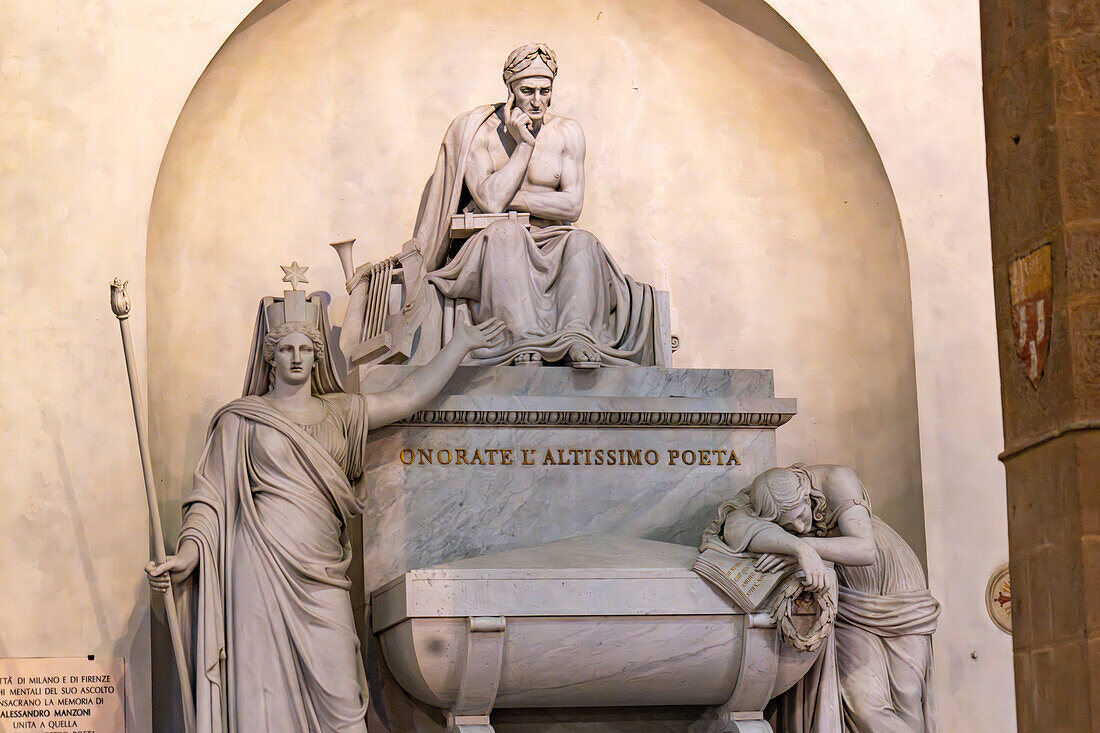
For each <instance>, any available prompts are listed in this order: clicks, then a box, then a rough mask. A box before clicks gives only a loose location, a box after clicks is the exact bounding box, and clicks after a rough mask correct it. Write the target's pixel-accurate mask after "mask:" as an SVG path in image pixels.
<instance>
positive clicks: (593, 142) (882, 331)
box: [147, 0, 924, 555]
mask: <svg viewBox="0 0 1100 733" xmlns="http://www.w3.org/2000/svg"><path fill="white" fill-rule="evenodd" d="M531 40H542V41H545V42H547V43H548V44H550V45H551V46H552V47H553V48H554V49H555V50H556V51H557V53H558V57H559V61H560V63H561V70H560V73H559V76H558V79H557V83H556V87H555V96H554V107H555V109H556V110H557V111H558V112H559V113H561V114H565V115H568V116H571V117H574V118H576V119H577V120H578V121H579V122H580V123H581V125H582V126H583V127H584V129H585V132H586V135H587V141H588V159H587V176H588V183H587V197H586V202H585V209H584V214H583V215H582V218H581V221H580V224H581V225H582V226H584V227H586V228H588V229H590V230H592V231H594V232H595V233H597V234H598V235H599V236H600V237H601V239H602V240H603V241H604V243H605V244H606V245H607V246H608V248H609V249H610V250H611V251H612V252H613V253H614V254H615V257H616V259H617V260H618V262H619V263H620V264H621V265H622V267H623V269H624V270H626V271H627V272H629V273H631V274H633V275H634V276H635V277H637V278H638V279H640V280H644V281H648V282H652V283H654V284H655V285H657V286H658V287H660V288H662V289H666V290H669V291H670V292H671V293H672V299H673V313H674V317H673V319H674V330H675V332H676V333H677V334H678V335H679V337H680V339H681V343H682V348H681V350H680V351H679V352H678V353H677V355H676V364H677V366H681V367H726V368H738V367H746V368H771V369H773V370H774V371H775V382H776V390H777V394H778V395H780V396H793V397H797V398H798V400H799V415H798V416H797V417H796V418H795V419H794V420H793V421H792V422H791V423H790V424H788V425H787V426H784V427H783V428H782V429H781V430H780V432H779V436H778V444H779V460H780V462H781V463H789V462H793V461H795V460H807V461H811V462H838V463H848V464H851V465H853V466H855V467H856V469H857V470H858V471H859V472H860V474H861V475H862V476H863V478H864V480H865V483H866V484H867V486H868V489H869V491H870V492H871V495H872V498H873V501H874V502H875V509H876V512H877V513H879V514H880V515H882V516H883V517H884V518H885V519H886V520H887V521H888V522H890V523H891V524H893V525H894V526H895V527H896V528H897V529H898V530H899V531H900V532H901V533H902V534H903V535H904V536H905V538H906V539H907V540H909V542H910V543H911V544H913V546H914V548H915V549H917V551H918V553H919V554H921V555H923V547H924V529H923V527H924V522H923V508H922V498H921V479H920V460H919V458H920V455H919V445H918V434H917V409H916V390H915V379H914V359H913V329H912V317H911V307H910V295H909V274H908V264H907V259H906V251H905V242H904V238H903V235H902V231H901V225H900V221H899V217H898V212H897V206H896V203H895V201H894V197H893V193H892V191H891V188H890V185H889V181H888V180H887V177H886V174H885V172H884V170H883V167H882V163H881V161H880V159H879V156H878V153H877V151H876V149H875V146H874V144H873V143H872V141H871V139H870V138H869V136H868V134H867V132H866V129H865V128H864V126H863V124H862V122H861V120H860V119H859V116H858V114H857V113H856V112H855V110H854V109H853V108H852V105H851V104H850V102H849V101H848V98H847V97H846V95H845V94H844V91H843V90H842V89H841V88H840V86H839V85H838V83H837V82H836V80H835V79H834V78H833V76H832V75H831V74H830V73H829V71H828V69H827V68H826V67H825V66H824V64H823V63H821V61H820V60H819V59H818V58H817V56H816V55H815V54H814V53H813V51H812V49H810V48H809V46H808V45H806V43H805V42H804V41H803V40H802V39H801V38H800V37H799V36H798V34H797V33H796V32H795V31H794V30H793V29H791V28H790V26H789V25H787V24H786V23H785V22H784V21H783V20H782V19H781V18H780V17H779V16H778V15H777V14H775V13H774V11H772V10H771V8H770V7H769V6H768V5H767V4H766V3H764V2H763V1H762V0H752V1H742V2H722V1H721V0H711V1H710V2H706V3H704V2H699V1H697V0H664V1H661V2H657V1H652V2H649V1H637V0H611V1H609V2H603V3H600V4H598V5H597V4H593V3H589V2H584V1H582V0H544V2H542V3H538V4H526V3H525V4H522V5H517V4H515V3H505V2H502V1H497V0H471V1H470V2H464V3H461V4H453V3H442V2H429V1H428V0H422V1H420V2H413V1H409V2H399V3H392V2H382V1H380V0H379V1H368V0H358V1H349V0H309V1H307V0H289V1H287V2H279V1H278V0H275V1H272V2H265V3H261V5H260V6H259V7H258V8H257V9H256V11H254V12H253V13H252V14H251V15H250V16H249V17H248V18H247V19H246V20H245V22H244V23H242V24H241V26H240V27H239V28H238V29H237V31H236V32H235V33H234V34H233V35H232V36H231V37H230V39H229V40H228V41H227V42H226V44H225V45H224V46H223V47H222V49H221V50H220V51H219V53H218V54H217V55H216V57H215V58H214V59H213V60H212V61H211V63H210V65H209V66H208V68H207V69H206V71H205V73H204V74H203V76H202V77H201V79H200V80H199V81H198V83H197V84H196V85H195V88H194V90H193V91H192V93H191V95H190V97H189V99H188V101H187V103H186V105H185V107H184V109H183V111H182V112H181V114H180V117H179V120H178V121H177V123H176V127H175V129H174V131H173V134H172V137H171V139H170V141H169V144H168V147H167V149H166V151H165V154H164V159H163V161H162V165H161V170H160V174H159V177H158V180H157V184H156V189H155V191H154V195H153V201H152V206H151V212H150V225H149V240H148V258H147V266H148V287H149V302H150V304H151V307H150V328H149V383H150V401H151V410H150V415H151V421H152V433H153V440H154V445H153V448H154V459H155V460H154V463H155V465H156V466H157V468H158V470H159V471H160V475H159V476H158V479H159V482H160V485H161V486H163V488H164V494H165V496H167V497H169V499H170V500H171V499H172V498H175V499H177V500H178V497H179V496H180V495H181V494H182V493H184V492H185V491H186V490H187V489H188V487H189V484H190V480H189V475H190V472H191V470H192V468H193V466H194V463H195V460H196V459H197V456H198V453H199V450H200V448H201V444H202V440H203V437H204V433H205V428H206V422H207V420H208V419H209V416H210V415H211V414H212V413H213V411H214V410H215V409H216V407H217V406H219V405H220V404H222V403H224V402H226V401H228V400H230V399H232V398H233V397H235V396H237V395H238V394H239V390H240V386H241V383H242V380H243V372H244V365H245V360H246V357H247V355H248V345H249V336H250V333H251V325H252V324H251V321H252V319H253V317H254V313H255V307H256V302H257V300H258V299H259V298H260V297H262V296H264V295H269V294H277V293H278V292H279V291H280V290H281V289H282V283H280V282H279V278H280V276H281V272H280V271H279V269H278V267H277V265H279V264H287V263H289V262H290V261H291V260H297V261H299V262H300V263H302V264H306V265H309V266H310V268H311V269H310V271H309V276H310V279H311V281H312V282H311V284H310V287H313V288H317V289H325V290H328V291H330V292H332V293H333V294H334V296H335V299H334V303H333V315H334V316H335V320H337V321H339V319H340V317H341V311H342V308H343V306H344V303H345V299H344V298H343V297H341V296H342V283H343V277H342V275H341V274H340V269H339V266H338V263H337V261H336V258H335V256H334V255H333V254H332V253H331V251H330V250H329V249H328V248H327V247H326V246H325V245H326V244H327V243H328V242H332V241H336V240H338V239H342V238H348V237H356V238H357V239H358V240H359V242H358V244H357V251H356V258H357V260H358V261H364V260H375V259H377V258H379V257H382V256H385V255H388V254H391V253H393V252H395V251H397V249H398V248H399V247H400V245H401V243H402V242H404V241H405V240H406V239H407V238H408V236H409V234H410V231H411V228H412V223H413V220H414V218H415V215H416V208H417V204H418V197H419V194H420V191H421V188H422V186H423V184H424V182H425V180H426V178H427V176H428V175H429V173H430V172H431V170H432V167H433V163H434V159H435V155H436V151H437V148H438V144H439V141H440V140H441V138H442V135H443V131H444V130H445V128H446V126H447V124H448V122H449V121H450V120H451V119H452V118H453V117H454V116H455V115H457V114H458V113H459V112H461V111H464V110H466V109H469V108H471V107H473V106H475V105H477V104H482V103H485V102H488V101H494V100H499V99H502V98H503V92H504V90H503V86H502V84H501V82H500V76H499V70H500V66H501V64H502V62H503V60H504V58H505V56H506V55H507V53H508V52H509V51H510V50H511V49H512V48H513V47H515V46H516V45H519V44H521V43H525V42H528V41H531ZM734 488H736V487H731V491H732V490H733V489H734ZM170 513H171V512H170Z"/></svg>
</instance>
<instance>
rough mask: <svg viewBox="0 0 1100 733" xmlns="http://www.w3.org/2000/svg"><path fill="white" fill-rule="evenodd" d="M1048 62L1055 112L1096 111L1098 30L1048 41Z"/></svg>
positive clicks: (1099, 96) (1099, 108) (1099, 103)
mask: <svg viewBox="0 0 1100 733" xmlns="http://www.w3.org/2000/svg"><path fill="white" fill-rule="evenodd" d="M1050 65H1051V68H1052V70H1053V72H1054V93H1055V106H1056V109H1057V110H1058V114H1059V116H1062V115H1098V114H1100V31H1097V32H1093V33H1086V34H1079V35H1074V36H1069V37H1067V38H1059V39H1056V40H1053V41H1051V43H1050Z"/></svg>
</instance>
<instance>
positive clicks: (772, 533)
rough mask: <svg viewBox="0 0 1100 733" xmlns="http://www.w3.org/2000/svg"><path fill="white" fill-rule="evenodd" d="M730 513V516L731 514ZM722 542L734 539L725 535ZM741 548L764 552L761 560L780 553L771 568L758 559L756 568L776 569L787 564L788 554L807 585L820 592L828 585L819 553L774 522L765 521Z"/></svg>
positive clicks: (730, 524)
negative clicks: (780, 560)
mask: <svg viewBox="0 0 1100 733" xmlns="http://www.w3.org/2000/svg"><path fill="white" fill-rule="evenodd" d="M730 516H731V517H733V515H730ZM757 521H760V520H757ZM732 524H733V523H730V522H729V519H727V524H726V528H727V529H729V528H730V527H731V526H732ZM726 541H727V542H731V541H732V543H733V544H736V539H735V538H733V537H728V538H726ZM745 549H747V550H749V551H750V552H759V553H765V557H762V558H761V560H764V559H765V558H767V557H768V555H769V554H770V555H771V556H773V557H776V558H777V559H778V558H779V557H780V556H781V557H782V562H778V563H776V567H775V568H765V567H763V566H762V565H761V563H760V562H758V563H757V567H759V568H760V569H762V570H764V569H778V567H782V566H783V565H785V564H787V558H788V557H792V558H794V559H795V560H797V561H798V565H799V567H800V568H801V569H802V574H803V575H804V576H805V579H806V587H807V588H809V589H810V590H815V591H820V590H825V588H826V587H828V583H829V576H828V573H827V572H826V570H825V563H824V562H822V559H821V555H819V554H818V553H817V551H816V550H815V549H814V548H813V547H811V546H810V544H809V543H808V542H806V539H805V538H803V537H799V536H798V535H796V534H791V533H790V532H788V531H787V530H785V529H783V528H782V527H780V526H779V525H778V524H772V523H768V526H766V527H763V528H761V529H760V530H759V531H757V532H756V534H754V535H753V537H752V539H751V540H749V544H748V546H747V547H746V548H745Z"/></svg>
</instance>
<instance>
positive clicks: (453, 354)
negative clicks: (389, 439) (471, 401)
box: [367, 318, 504, 430]
mask: <svg viewBox="0 0 1100 733" xmlns="http://www.w3.org/2000/svg"><path fill="white" fill-rule="evenodd" d="M503 333H504V321H502V320H500V319H499V318H490V319H489V320H488V321H485V323H482V324H479V325H476V326H475V325H473V324H469V323H464V324H462V325H460V326H458V327H456V328H455V332H454V336H452V337H451V340H450V341H448V342H447V345H446V346H444V347H443V349H442V350H441V351H440V352H439V353H438V354H436V355H435V357H434V358H433V359H432V360H431V361H429V362H428V363H427V364H425V365H424V366H422V367H420V368H419V369H417V370H416V371H415V372H413V373H412V374H410V375H409V376H407V377H405V379H403V380H402V381H401V382H400V383H398V385H397V386H396V387H394V388H393V389H390V390H387V391H385V392H375V393H373V394H371V395H369V396H368V398H367V425H368V426H370V429H372V430H373V429H375V428H380V427H383V426H386V425H389V424H390V423H392V422H395V421H397V420H401V419H403V418H406V417H408V416H409V415H411V414H413V413H414V412H416V411H417V410H419V409H421V408H422V407H424V405H426V404H428V402H429V400H431V399H432V398H433V397H435V396H436V395H437V394H439V390H441V389H443V387H444V385H446V384H447V381H448V380H449V379H450V378H451V376H452V375H453V374H454V373H455V369H457V368H458V365H459V364H460V363H461V362H462V360H463V359H464V358H466V355H467V354H469V353H470V352H471V351H473V350H474V349H481V348H485V347H488V346H495V345H496V344H497V343H499V342H500V340H501V337H502V336H501V335H502V334H503Z"/></svg>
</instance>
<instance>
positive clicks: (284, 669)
mask: <svg viewBox="0 0 1100 733" xmlns="http://www.w3.org/2000/svg"><path fill="white" fill-rule="evenodd" d="M320 397H321V400H322V401H323V403H324V414H323V416H322V418H321V420H320V421H319V422H317V423H315V424H312V425H299V424H296V423H293V422H291V421H289V420H288V419H287V418H285V417H284V416H283V415H282V414H281V413H279V412H277V411H276V410H274V409H273V408H271V407H270V406H268V405H267V403H266V402H265V401H264V400H262V399H260V398H258V397H244V398H241V399H239V400H234V401H233V402H231V403H229V404H228V405H226V406H225V407H223V408H222V409H221V410H219V411H218V413H217V414H216V415H215V416H214V419H213V421H212V424H211V429H210V433H209V435H208V438H207V442H206V447H205V449H204V451H203V454H202V458H201V459H200V461H199V465H198V468H197V469H196V471H195V487H194V493H193V494H192V495H191V496H189V497H188V498H187V500H186V503H185V511H186V514H185V517H184V524H183V527H182V529H181V532H180V542H181V543H182V542H183V541H185V540H193V541H195V542H197V543H198V545H199V548H200V560H199V566H198V568H197V570H196V572H195V573H194V574H193V575H192V577H191V579H190V580H189V582H188V583H186V584H185V585H184V587H183V591H184V592H183V593H182V594H181V596H180V603H181V606H183V608H184V610H185V611H188V612H190V613H192V614H194V619H193V620H191V621H190V623H188V622H184V623H183V626H184V628H190V629H191V630H192V634H193V638H192V639H191V641H190V645H189V646H190V648H191V651H192V662H193V665H192V675H193V677H192V679H193V680H194V684H195V698H196V699H195V703H196V708H197V713H198V714H197V716H196V718H197V725H198V730H199V731H200V733H206V732H210V733H251V732H255V733H261V732H262V733H305V732H306V731H309V732H310V733H328V732H330V731H333V732H335V731H340V732H341V733H343V732H354V733H365V731H366V725H365V723H364V715H365V709H366V699H367V695H366V688H365V685H364V682H363V681H364V675H363V669H362V663H361V661H360V656H359V640H358V637H357V636H356V633H355V627H354V623H353V617H352V609H351V598H350V596H349V593H348V589H349V587H350V583H349V581H348V578H347V569H348V564H349V562H350V560H351V547H350V543H349V541H348V537H347V531H346V530H347V522H348V519H349V518H350V517H351V516H352V515H353V514H354V513H356V512H357V511H358V510H359V500H358V498H357V497H356V495H355V493H354V491H353V488H352V483H351V481H350V480H349V476H350V477H352V478H355V477H357V476H358V475H359V474H360V473H361V471H362V467H361V458H362V455H363V446H364V442H365V440H366V434H367V424H366V409H365V403H364V400H363V397H362V396H361V395H357V394H331V395H320Z"/></svg>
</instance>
